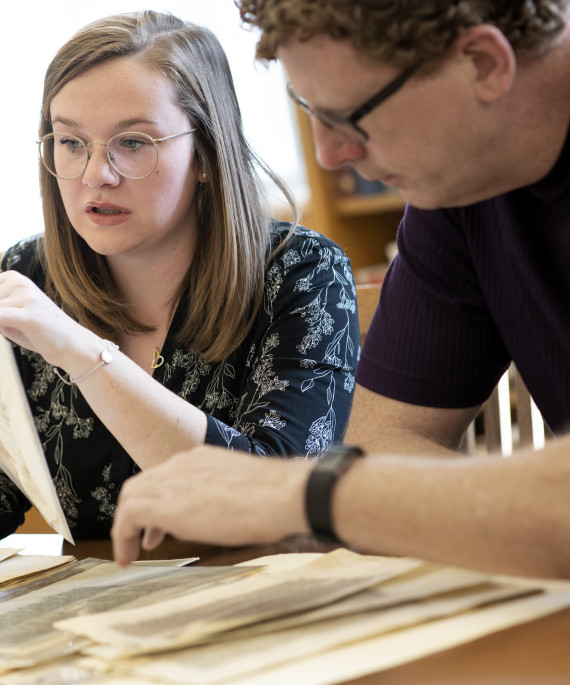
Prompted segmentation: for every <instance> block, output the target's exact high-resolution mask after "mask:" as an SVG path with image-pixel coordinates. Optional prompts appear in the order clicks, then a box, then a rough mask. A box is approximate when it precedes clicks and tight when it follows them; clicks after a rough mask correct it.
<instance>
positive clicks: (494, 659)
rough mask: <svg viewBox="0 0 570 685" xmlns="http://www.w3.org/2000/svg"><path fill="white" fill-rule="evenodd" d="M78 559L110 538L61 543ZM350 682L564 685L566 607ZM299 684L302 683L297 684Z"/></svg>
mask: <svg viewBox="0 0 570 685" xmlns="http://www.w3.org/2000/svg"><path fill="white" fill-rule="evenodd" d="M330 549H332V546H329V545H326V544H325V543H321V542H317V541H315V540H313V539H312V538H309V537H304V536H299V537H294V538H290V539H288V540H285V541H284V542H281V543H278V544H273V545H260V546H258V547H238V548H227V547H210V546H206V545H197V544H190V543H182V542H178V541H176V540H172V539H169V540H167V541H165V542H164V543H163V545H161V546H160V547H159V548H158V549H157V550H155V551H154V552H143V553H142V554H141V559H166V558H169V559H175V558H184V557H192V556H199V557H200V562H199V563H200V564H202V565H209V566H213V565H227V564H235V563H239V562H240V561H245V560H248V559H253V558H255V557H260V556H264V555H266V554H280V553H288V552H289V553H291V552H327V551H329V550H330ZM63 553H64V554H73V555H74V556H75V557H77V558H78V559H83V558H85V557H96V558H99V559H110V558H112V553H111V544H110V542H109V541H108V540H89V541H85V540H83V541H78V542H77V544H76V545H75V546H72V545H68V543H64V545H63ZM350 683H351V685H568V683H570V609H568V610H564V611H561V612H559V613H557V614H553V615H551V616H548V617H546V618H542V619H539V620H536V621H531V622H530V623H526V624H523V625H520V626H517V627H515V628H510V629H508V630H504V631H501V632H498V633H494V634H492V635H489V636H487V637H484V638H482V639H479V640H475V641H474V642H470V643H468V644H465V645H462V646H460V647H455V648H453V649H449V650H446V651H443V652H439V653H437V654H434V655H432V656H429V657H426V658H423V659H419V660H417V661H414V662H412V663H409V664H406V665H404V666H399V667H397V668H393V669H390V670H388V671H382V672H381V673H376V674H372V675H368V676H365V677H363V678H359V679H357V680H353V681H350ZM301 685H302V684H301Z"/></svg>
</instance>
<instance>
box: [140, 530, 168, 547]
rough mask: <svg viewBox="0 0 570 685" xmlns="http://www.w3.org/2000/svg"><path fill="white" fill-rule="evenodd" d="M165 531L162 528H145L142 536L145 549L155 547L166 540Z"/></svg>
mask: <svg viewBox="0 0 570 685" xmlns="http://www.w3.org/2000/svg"><path fill="white" fill-rule="evenodd" d="M164 536H165V533H164V531H162V530H160V528H152V527H151V528H145V531H144V533H143V537H142V548H143V549H155V548H156V547H158V546H159V545H160V543H161V542H162V541H163V540H164Z"/></svg>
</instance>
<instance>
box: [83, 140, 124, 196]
mask: <svg viewBox="0 0 570 685" xmlns="http://www.w3.org/2000/svg"><path fill="white" fill-rule="evenodd" d="M120 178H121V175H120V174H119V173H118V172H117V171H116V169H114V168H113V166H112V164H111V162H110V161H109V158H108V157H107V146H106V145H103V144H102V143H89V147H88V157H87V166H86V167H85V171H84V172H83V183H84V185H86V186H88V187H89V188H100V187H101V186H104V185H113V186H115V185H117V184H118V183H119V181H120Z"/></svg>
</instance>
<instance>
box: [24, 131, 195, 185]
mask: <svg viewBox="0 0 570 685" xmlns="http://www.w3.org/2000/svg"><path fill="white" fill-rule="evenodd" d="M195 130H196V129H195V128H192V129H190V130H189V131H183V132H182V133H175V134H174V135H171V136H165V137H164V138H152V137H151V136H149V135H148V134H146V133H137V132H135V131H127V132H126V133H118V134H117V135H115V136H113V137H112V138H109V140H108V141H107V142H106V143H94V142H91V143H86V142H85V141H84V140H82V139H81V138H79V136H74V135H72V134H71V133H48V134H47V135H45V136H43V137H42V138H40V140H38V141H37V143H38V146H39V153H40V158H41V160H42V163H43V165H44V166H45V168H46V169H47V170H48V171H49V172H50V174H52V175H53V176H56V177H57V178H61V179H63V180H64V181H72V180H73V179H74V178H78V177H79V176H81V174H82V173H83V172H84V171H85V169H86V168H87V164H88V162H89V159H90V158H91V152H90V151H89V146H90V145H100V146H101V147H105V148H106V153H107V159H108V160H109V163H110V164H111V166H112V167H113V169H115V171H116V172H117V173H119V174H120V175H121V176H124V177H125V178H132V179H134V180H140V179H143V178H146V177H147V176H150V175H151V174H152V172H153V171H154V170H155V169H156V167H157V165H158V144H159V143H162V142H164V141H165V140H171V139H172V138H178V137H180V136H186V135H188V134H189V133H193V132H194V131H195Z"/></svg>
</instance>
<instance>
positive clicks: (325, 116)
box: [287, 64, 419, 143]
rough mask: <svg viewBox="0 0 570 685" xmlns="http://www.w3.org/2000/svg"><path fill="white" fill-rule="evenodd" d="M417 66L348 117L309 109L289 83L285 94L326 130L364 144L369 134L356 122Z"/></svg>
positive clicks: (415, 65)
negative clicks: (329, 129) (328, 129)
mask: <svg viewBox="0 0 570 685" xmlns="http://www.w3.org/2000/svg"><path fill="white" fill-rule="evenodd" d="M418 67H419V64H414V65H412V66H411V67H408V68H407V69H405V70H404V71H403V72H402V73H401V74H399V75H398V76H396V78H395V79H393V80H392V81H390V83H388V84H387V85H385V86H384V87H383V88H382V89H381V90H379V91H378V92H377V93H376V94H375V95H373V96H372V97H371V98H370V99H369V100H367V101H366V102H365V103H364V104H362V105H360V107H358V108H357V109H355V110H354V112H353V113H352V114H350V115H349V116H343V115H342V114H335V113H334V112H331V113H327V112H319V111H316V110H314V109H311V108H310V107H309V105H308V103H307V101H306V100H304V99H303V98H302V97H300V96H299V95H297V93H295V91H294V90H293V87H292V86H291V84H290V83H288V84H287V93H288V94H289V97H290V98H291V99H292V100H293V102H295V103H296V104H297V105H299V107H300V108H301V109H302V110H303V111H304V112H306V113H307V114H308V115H309V116H311V117H314V118H315V119H317V120H318V121H320V122H321V123H322V124H324V125H325V126H326V127H327V128H331V129H333V130H334V131H338V132H339V133H341V134H342V135H343V136H344V137H346V138H348V139H349V140H351V141H353V142H356V143H365V142H366V141H367V140H368V139H369V138H370V136H369V134H368V133H367V132H366V131H365V130H364V129H363V128H361V127H360V126H358V122H359V121H360V120H361V119H362V117H364V116H366V115H367V114H369V113H370V112H371V111H372V110H373V109H376V107H378V106H379V105H381V104H382V103H383V102H384V101H385V100H387V99H388V98H389V97H390V96H391V95H394V93H395V92H396V91H398V90H400V88H401V87H402V86H403V85H404V83H406V81H407V80H408V79H409V78H410V76H411V75H412V74H413V73H414V72H415V71H416V70H417V69H418Z"/></svg>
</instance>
